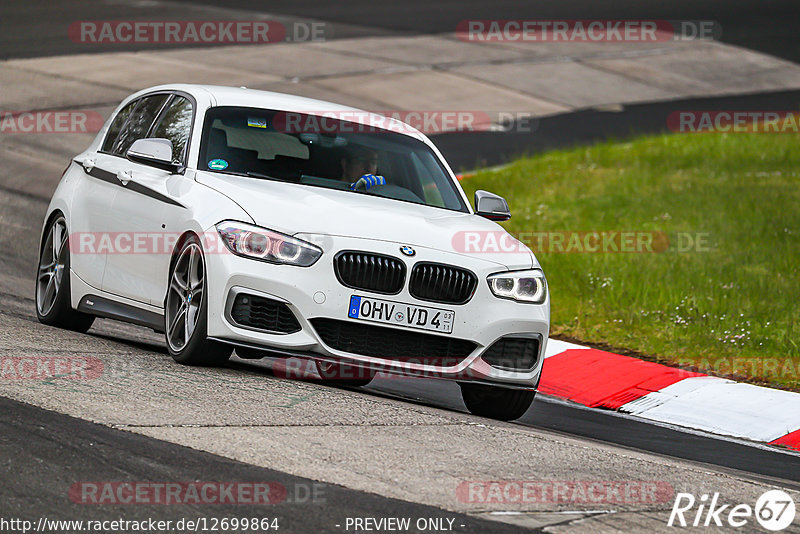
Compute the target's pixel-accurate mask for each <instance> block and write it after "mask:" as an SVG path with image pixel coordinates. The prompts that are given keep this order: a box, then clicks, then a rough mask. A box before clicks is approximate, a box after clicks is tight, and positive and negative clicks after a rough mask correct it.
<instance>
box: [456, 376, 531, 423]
mask: <svg viewBox="0 0 800 534" xmlns="http://www.w3.org/2000/svg"><path fill="white" fill-rule="evenodd" d="M458 385H459V386H461V398H462V399H464V404H466V405H467V410H469V413H471V414H473V415H479V416H481V417H489V418H491V419H499V420H501V421H513V420H514V419H519V418H520V417H522V415H523V414H524V413H525V412H526V411H528V408H530V406H531V403H533V398H534V397H535V396H536V391H527V390H524V389H505V388H501V387H497V386H487V385H484V384H470V383H461V382H460V383H459V384H458Z"/></svg>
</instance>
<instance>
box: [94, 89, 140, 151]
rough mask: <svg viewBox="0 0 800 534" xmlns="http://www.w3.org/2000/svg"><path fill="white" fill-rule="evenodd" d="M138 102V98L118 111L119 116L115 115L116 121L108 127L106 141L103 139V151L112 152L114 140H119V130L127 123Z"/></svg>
mask: <svg viewBox="0 0 800 534" xmlns="http://www.w3.org/2000/svg"><path fill="white" fill-rule="evenodd" d="M138 103H139V101H138V100H134V101H133V102H130V103H129V104H128V105H127V106H125V107H124V108H122V110H120V112H119V113H117V116H116V117H114V122H112V123H111V126H110V127H109V128H108V133H107V134H106V139H105V141H103V148H102V149H101V152H111V148H112V147H113V146H114V141H116V140H117V136H118V135H119V131H120V130H121V129H122V125H123V124H125V121H126V120H128V117H130V115H131V111H133V108H135V107H136V105H137V104H138Z"/></svg>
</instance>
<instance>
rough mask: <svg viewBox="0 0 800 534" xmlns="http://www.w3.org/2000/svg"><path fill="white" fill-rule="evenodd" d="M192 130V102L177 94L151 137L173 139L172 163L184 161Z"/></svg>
mask: <svg viewBox="0 0 800 534" xmlns="http://www.w3.org/2000/svg"><path fill="white" fill-rule="evenodd" d="M191 131H192V103H191V102H190V101H189V100H188V99H187V98H184V97H182V96H176V97H175V98H174V99H173V100H172V102H171V103H170V105H169V107H168V108H167V109H166V111H164V113H163V114H162V116H161V121H160V122H159V123H158V126H156V128H155V129H154V130H153V132H152V133H151V134H150V135H149V137H158V138H160V139H169V140H170V141H172V163H183V162H184V158H185V156H186V154H185V151H186V143H187V141H188V140H189V134H190V133H191Z"/></svg>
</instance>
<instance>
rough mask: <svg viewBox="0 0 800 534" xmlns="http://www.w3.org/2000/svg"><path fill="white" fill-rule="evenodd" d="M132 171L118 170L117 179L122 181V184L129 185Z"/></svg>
mask: <svg viewBox="0 0 800 534" xmlns="http://www.w3.org/2000/svg"><path fill="white" fill-rule="evenodd" d="M131 178H132V176H131V171H117V180H119V181H120V182H122V185H128V182H130V181H131Z"/></svg>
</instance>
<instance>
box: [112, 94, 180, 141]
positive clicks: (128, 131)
mask: <svg viewBox="0 0 800 534" xmlns="http://www.w3.org/2000/svg"><path fill="white" fill-rule="evenodd" d="M169 96H170V95H168V94H163V95H153V96H147V97H145V98H143V99H141V100H140V101H139V105H138V106H136V108H135V109H134V110H133V111H132V112H131V114H130V116H129V117H128V121H127V122H126V123H125V126H123V127H122V131H121V132H120V133H119V135H118V136H117V140H116V141H115V142H114V148H113V150H112V151H111V153H112V154H114V155H116V156H124V155H125V154H126V153H127V152H128V149H129V148H130V146H131V145H132V144H133V142H134V141H136V140H138V139H143V138H144V137H146V136H147V132H149V131H150V127H151V126H152V125H153V122H154V121H155V119H156V116H157V115H158V112H159V111H161V108H162V107H163V106H164V103H165V102H166V101H167V98H169Z"/></svg>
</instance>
